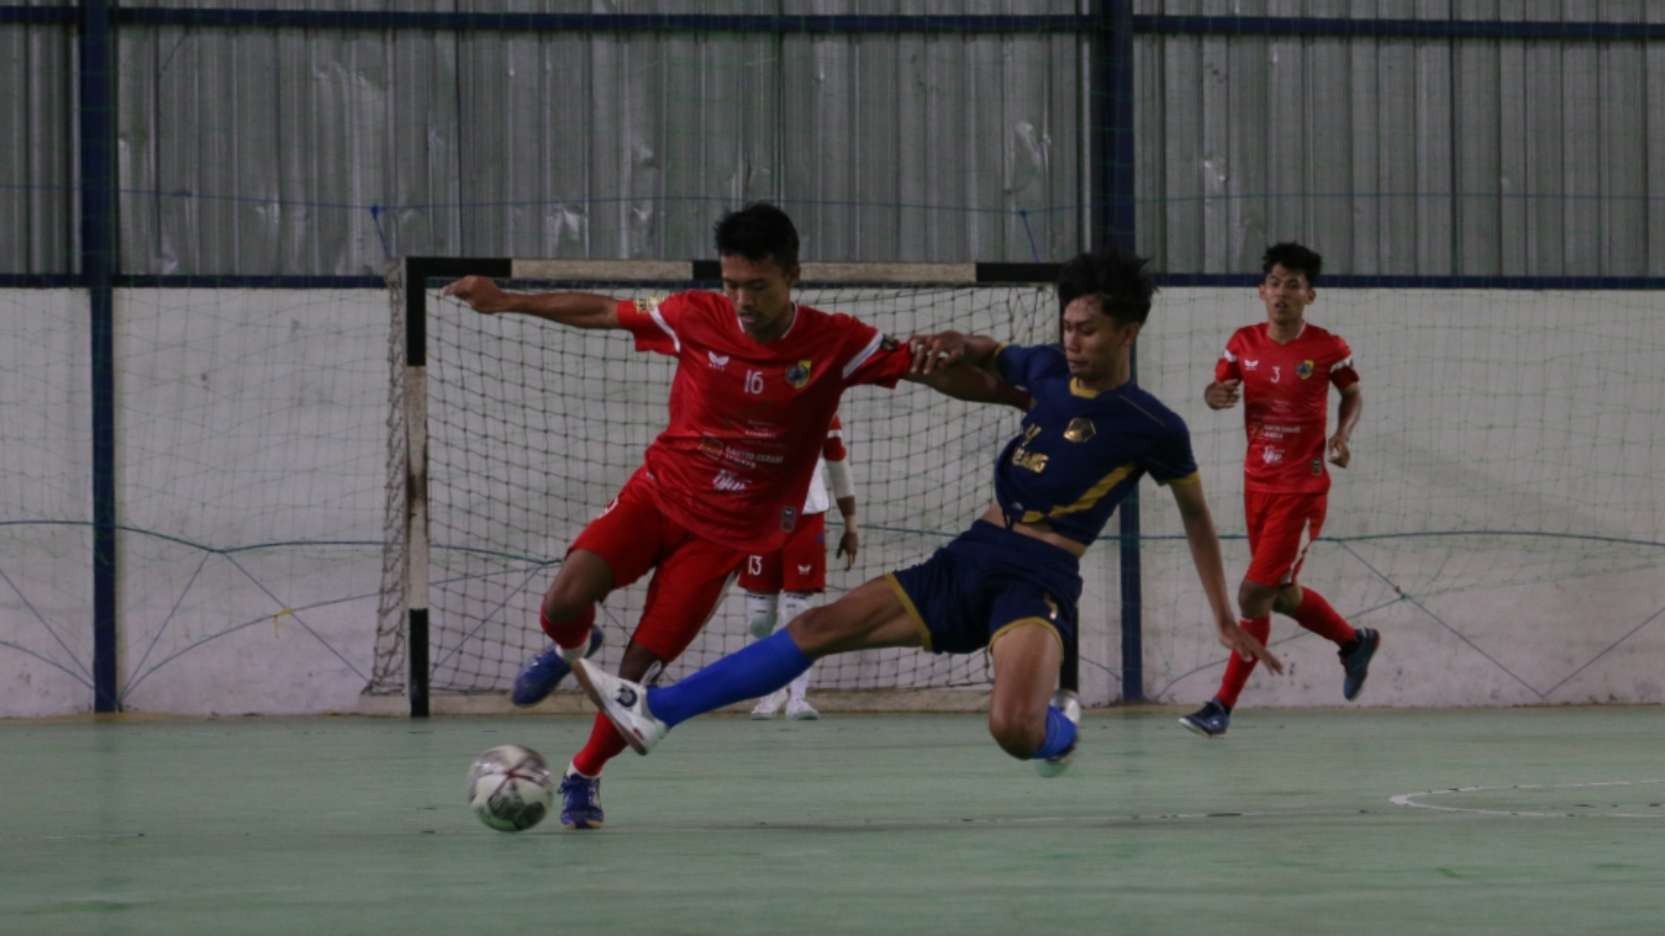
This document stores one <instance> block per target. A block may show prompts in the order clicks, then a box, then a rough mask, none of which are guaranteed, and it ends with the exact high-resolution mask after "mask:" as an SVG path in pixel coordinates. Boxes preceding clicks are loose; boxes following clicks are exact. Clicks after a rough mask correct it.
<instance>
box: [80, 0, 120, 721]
mask: <svg viewBox="0 0 1665 936" xmlns="http://www.w3.org/2000/svg"><path fill="white" fill-rule="evenodd" d="M79 52H80V56H79V57H80V68H81V75H80V79H81V80H80V91H81V114H80V116H81V126H80V130H81V276H82V278H83V280H84V281H85V282H86V284H87V291H88V294H89V300H90V314H91V316H92V323H91V324H92V348H91V352H92V510H93V556H92V559H93V563H92V572H93V711H95V712H115V711H118V710H120V708H121V700H120V697H119V695H118V693H117V691H116V645H117V633H116V466H115V461H116V420H115V400H116V387H115V367H114V358H115V302H114V295H113V290H112V286H111V279H112V276H113V275H114V272H115V259H116V258H115V253H116V251H115V232H116V203H115V188H116V186H115V140H116V130H115V107H114V99H115V45H114V37H113V36H112V34H111V29H110V3H109V0H82V2H81V35H80V42H79Z"/></svg>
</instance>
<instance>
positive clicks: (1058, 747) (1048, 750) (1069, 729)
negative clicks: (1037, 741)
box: [1029, 705, 1075, 760]
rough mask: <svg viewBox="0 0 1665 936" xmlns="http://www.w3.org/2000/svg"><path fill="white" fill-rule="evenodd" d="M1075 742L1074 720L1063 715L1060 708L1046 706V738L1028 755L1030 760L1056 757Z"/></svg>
mask: <svg viewBox="0 0 1665 936" xmlns="http://www.w3.org/2000/svg"><path fill="white" fill-rule="evenodd" d="M1074 743H1075V722H1072V721H1070V720H1069V719H1067V718H1065V717H1064V713H1063V711H1062V710H1060V709H1059V708H1058V706H1056V705H1049V706H1047V707H1046V740H1045V741H1042V742H1041V748H1040V750H1038V751H1036V752H1035V753H1033V754H1031V755H1029V759H1030V760H1046V759H1047V758H1049V757H1057V756H1058V755H1059V754H1062V753H1064V752H1065V751H1067V750H1069V749H1070V745H1072V744H1074Z"/></svg>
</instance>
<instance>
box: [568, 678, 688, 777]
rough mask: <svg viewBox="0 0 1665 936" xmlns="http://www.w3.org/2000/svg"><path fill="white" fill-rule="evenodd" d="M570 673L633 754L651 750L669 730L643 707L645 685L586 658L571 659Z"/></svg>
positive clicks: (644, 702)
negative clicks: (608, 670)
mask: <svg viewBox="0 0 1665 936" xmlns="http://www.w3.org/2000/svg"><path fill="white" fill-rule="evenodd" d="M572 675H573V676H575V677H576V678H577V679H578V683H579V685H581V686H583V687H584V693H585V694H586V695H588V696H589V697H590V701H591V702H594V703H595V706H596V708H598V709H600V710H601V713H602V714H603V715H606V716H607V720H608V721H610V722H612V723H613V727H614V728H617V729H618V730H619V734H621V735H623V736H624V740H625V743H626V744H629V745H630V748H631V750H633V751H635V752H636V753H637V754H646V753H647V752H648V751H651V750H653V746H654V745H655V744H658V743H659V739H660V738H663V737H664V736H665V732H667V731H670V730H671V729H670V726H669V725H666V724H665V723H664V722H662V721H660V720H659V719H657V718H654V717H653V713H652V712H650V711H648V707H647V688H646V687H645V686H642V685H641V684H640V683H633V682H631V681H630V680H628V679H620V678H619V677H617V676H614V675H613V674H612V673H609V672H607V671H605V670H603V669H602V668H601V667H599V666H596V665H595V664H594V663H592V662H590V661H589V660H582V659H580V660H574V661H572Z"/></svg>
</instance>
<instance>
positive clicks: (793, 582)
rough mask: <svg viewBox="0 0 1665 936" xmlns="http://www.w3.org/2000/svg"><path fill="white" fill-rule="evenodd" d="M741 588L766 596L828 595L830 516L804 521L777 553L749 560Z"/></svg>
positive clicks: (809, 517)
mask: <svg viewBox="0 0 1665 936" xmlns="http://www.w3.org/2000/svg"><path fill="white" fill-rule="evenodd" d="M740 587H741V588H744V589H745V590H746V591H749V592H758V593H759V594H764V595H773V594H775V593H776V592H781V591H789V592H803V593H806V594H809V593H815V592H824V591H826V590H827V515H826V514H824V513H818V514H810V515H809V516H807V517H804V518H802V519H800V520H799V521H798V528H797V529H795V530H793V531H792V535H791V536H789V537H787V540H786V542H785V543H784V544H783V545H782V546H781V548H780V549H778V550H776V551H775V552H772V553H770V554H769V555H767V556H747V557H746V564H745V566H744V567H743V568H741V570H740Z"/></svg>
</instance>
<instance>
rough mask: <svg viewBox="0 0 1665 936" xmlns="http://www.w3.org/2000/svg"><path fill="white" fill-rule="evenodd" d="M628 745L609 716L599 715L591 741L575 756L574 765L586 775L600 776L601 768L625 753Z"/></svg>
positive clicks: (592, 731) (591, 732) (591, 730)
mask: <svg viewBox="0 0 1665 936" xmlns="http://www.w3.org/2000/svg"><path fill="white" fill-rule="evenodd" d="M626 747H629V745H628V744H626V743H625V740H624V736H623V735H620V734H619V732H618V729H616V728H614V727H613V723H612V722H610V721H608V720H607V716H605V715H597V716H596V717H595V725H594V726H593V727H592V728H590V740H589V743H587V744H585V745H584V750H582V751H579V752H578V754H577V755H576V756H575V757H573V759H572V766H573V767H576V768H577V769H578V772H579V773H581V774H584V775H585V776H588V777H594V776H598V775H600V773H601V768H603V767H605V766H607V762H608V761H610V760H612V759H613V758H615V757H617V756H619V755H620V754H622V753H624V749H625V748H626Z"/></svg>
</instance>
